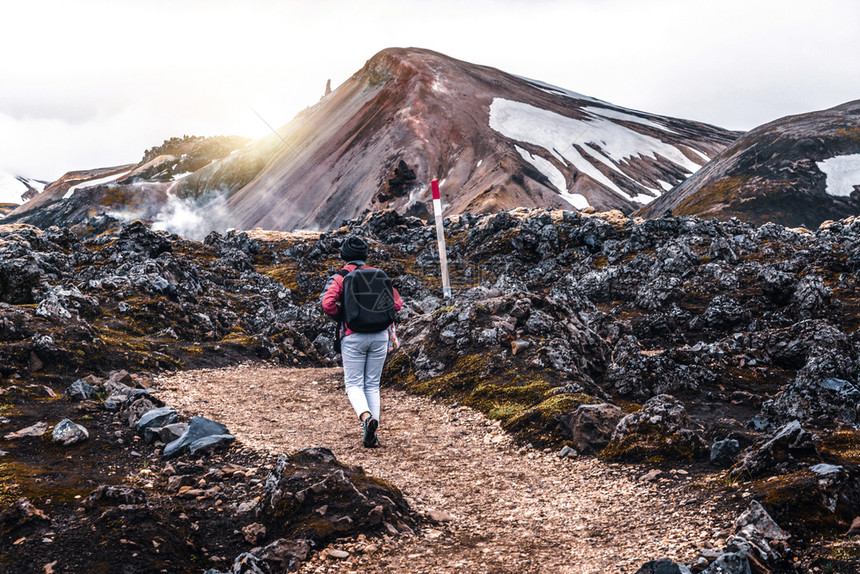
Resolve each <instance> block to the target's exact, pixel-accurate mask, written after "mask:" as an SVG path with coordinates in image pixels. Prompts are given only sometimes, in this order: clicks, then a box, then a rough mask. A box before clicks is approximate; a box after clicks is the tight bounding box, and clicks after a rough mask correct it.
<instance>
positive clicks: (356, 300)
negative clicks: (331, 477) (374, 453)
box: [320, 236, 403, 448]
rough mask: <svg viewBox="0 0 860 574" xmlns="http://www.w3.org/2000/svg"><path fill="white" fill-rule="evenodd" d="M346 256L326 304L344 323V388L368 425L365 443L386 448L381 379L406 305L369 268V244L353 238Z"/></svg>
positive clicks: (347, 244) (325, 308)
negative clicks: (399, 315)
mask: <svg viewBox="0 0 860 574" xmlns="http://www.w3.org/2000/svg"><path fill="white" fill-rule="evenodd" d="M340 256H341V259H343V260H344V261H345V262H346V264H345V265H344V266H343V268H342V269H341V270H340V271H338V272H337V274H335V275H333V276H332V277H331V278H330V279H329V280H328V283H327V284H326V286H325V289H324V290H323V293H322V295H321V296H320V302H321V304H322V309H323V311H324V312H325V313H326V314H328V315H329V316H331V317H333V318H335V319H336V320H337V321H338V327H337V334H336V338H338V339H340V353H341V357H342V358H343V379H344V385H345V386H346V395H347V397H348V398H349V402H350V404H351V405H352V408H353V409H354V410H355V414H356V415H358V418H359V420H360V421H361V424H362V428H363V435H362V444H363V445H364V446H365V447H367V448H375V447H378V446H380V444H379V438H378V437H377V436H376V431H377V428H379V410H380V400H379V379H380V377H381V376H382V366H383V365H384V364H385V357H386V356H387V355H388V346H389V334H390V332H389V329H390V328H393V322H394V315H395V313H396V312H397V311H399V310H400V308H401V307H402V306H403V301H402V299H401V298H400V294H399V293H398V292H397V290H396V289H394V287H393V286H392V285H391V279H389V278H388V276H387V275H386V274H385V272H384V271H382V270H381V269H377V268H375V267H370V266H369V265H367V264H366V259H367V243H365V242H364V240H362V239H361V238H360V237H356V236H350V237H348V238H347V239H346V240H345V241H344V242H343V244H342V245H341V248H340ZM335 350H337V341H336V342H335Z"/></svg>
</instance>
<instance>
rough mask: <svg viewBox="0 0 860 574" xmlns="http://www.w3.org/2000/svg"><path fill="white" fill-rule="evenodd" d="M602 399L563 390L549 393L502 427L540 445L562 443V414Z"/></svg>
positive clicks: (563, 432)
mask: <svg viewBox="0 0 860 574" xmlns="http://www.w3.org/2000/svg"><path fill="white" fill-rule="evenodd" d="M598 402H600V401H599V400H598V399H596V398H595V397H593V396H591V395H586V394H581V393H578V394H568V393H561V394H557V395H554V396H550V397H548V398H546V399H545V400H543V401H541V402H539V403H538V404H536V405H534V406H532V407H530V408H528V409H523V410H522V411H521V412H519V413H518V414H516V415H515V416H513V417H511V418H509V419H508V420H506V421H503V422H502V427H503V428H504V429H505V430H506V431H508V432H512V433H514V434H516V435H518V436H519V437H521V438H523V439H525V440H528V441H530V442H532V443H535V444H537V445H559V444H561V443H562V442H563V441H564V440H565V439H567V438H570V437H568V436H566V433H565V427H564V425H562V424H561V417H562V416H564V415H567V414H570V413H572V412H573V411H575V410H576V409H577V408H578V407H579V406H580V405H583V404H593V403H598Z"/></svg>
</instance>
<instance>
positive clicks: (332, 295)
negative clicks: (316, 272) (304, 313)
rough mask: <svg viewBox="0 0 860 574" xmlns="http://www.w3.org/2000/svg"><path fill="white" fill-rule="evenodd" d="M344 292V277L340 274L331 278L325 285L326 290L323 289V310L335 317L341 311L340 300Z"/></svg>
mask: <svg viewBox="0 0 860 574" xmlns="http://www.w3.org/2000/svg"><path fill="white" fill-rule="evenodd" d="M342 293H343V277H341V276H340V275H335V276H334V277H332V278H331V279H329V280H328V284H327V285H326V287H325V291H323V295H322V310H323V311H324V312H325V313H326V314H328V315H331V316H333V317H336V316H337V315H338V313H340V307H338V301H340V296H341V294H342Z"/></svg>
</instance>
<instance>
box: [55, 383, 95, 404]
mask: <svg viewBox="0 0 860 574" xmlns="http://www.w3.org/2000/svg"><path fill="white" fill-rule="evenodd" d="M95 392H96V389H95V387H93V386H92V385H91V384H89V383H88V382H86V381H85V380H83V379H78V380H77V381H75V382H74V383H72V384H71V385H69V387H68V388H67V389H66V391H65V392H64V393H63V396H64V397H66V398H67V399H69V400H72V401H86V400H89V399H91V398H92V397H93V395H94V394H95Z"/></svg>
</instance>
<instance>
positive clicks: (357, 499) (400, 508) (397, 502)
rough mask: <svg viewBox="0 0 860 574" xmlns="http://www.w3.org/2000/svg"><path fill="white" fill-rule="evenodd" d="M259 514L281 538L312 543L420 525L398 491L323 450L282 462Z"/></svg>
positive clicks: (268, 482) (269, 483) (306, 451)
mask: <svg viewBox="0 0 860 574" xmlns="http://www.w3.org/2000/svg"><path fill="white" fill-rule="evenodd" d="M256 516H257V519H258V521H260V522H262V523H263V524H265V525H266V528H267V530H268V531H269V532H272V533H273V534H274V535H275V536H279V537H283V538H287V539H292V540H308V541H311V544H320V543H322V542H324V541H326V540H329V539H331V538H332V537H334V536H348V535H349V534H350V533H353V532H355V533H358V532H362V533H371V532H381V531H385V530H386V529H387V530H395V531H401V532H403V531H411V530H412V528H413V527H414V526H415V521H414V519H413V517H412V514H411V512H410V510H409V507H408V505H407V504H406V502H405V501H404V499H403V495H402V494H401V493H400V491H399V490H398V489H397V487H395V486H394V485H392V484H390V483H388V482H386V481H384V480H381V479H378V478H373V477H370V476H367V475H366V474H365V473H364V471H363V470H362V469H361V468H360V467H355V466H347V465H344V464H341V463H340V462H338V461H337V459H336V458H335V456H334V454H333V453H332V452H331V451H330V450H328V449H327V448H323V447H318V448H312V449H304V450H301V451H299V452H297V453H295V454H292V455H289V456H288V455H282V456H281V457H280V458H279V459H278V462H277V464H276V465H275V468H274V469H273V470H272V472H271V473H270V474H269V476H268V477H267V478H266V487H265V491H264V493H263V496H262V499H261V500H260V503H259V505H258V507H257V510H256Z"/></svg>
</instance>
